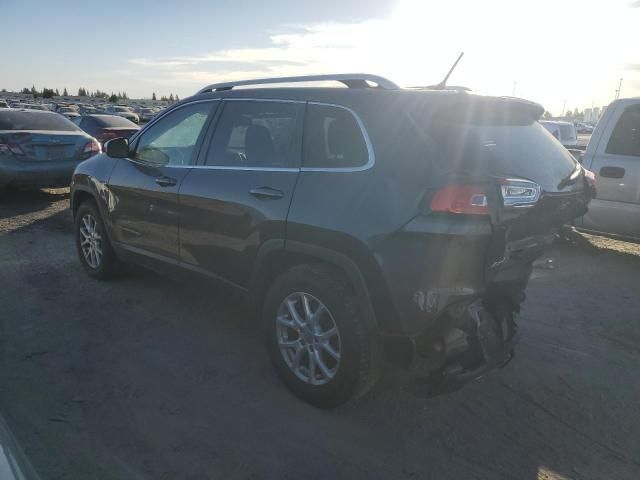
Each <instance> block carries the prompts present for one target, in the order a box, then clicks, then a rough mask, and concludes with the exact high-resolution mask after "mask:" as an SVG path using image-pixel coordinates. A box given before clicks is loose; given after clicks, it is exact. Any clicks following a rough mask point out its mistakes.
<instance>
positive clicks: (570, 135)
mask: <svg viewBox="0 0 640 480" xmlns="http://www.w3.org/2000/svg"><path fill="white" fill-rule="evenodd" d="M540 123H541V124H542V125H543V126H544V128H546V129H547V130H548V131H549V132H551V134H552V135H553V136H554V137H556V138H557V139H558V141H559V142H560V143H561V144H562V145H564V146H565V147H575V146H577V145H578V135H577V133H576V127H575V125H574V124H573V123H571V122H563V121H560V120H553V121H551V120H542V121H540Z"/></svg>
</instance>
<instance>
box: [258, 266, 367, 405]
mask: <svg viewBox="0 0 640 480" xmlns="http://www.w3.org/2000/svg"><path fill="white" fill-rule="evenodd" d="M295 292H303V293H308V294H310V295H313V296H314V297H315V298H317V299H318V300H320V301H321V302H322V303H323V304H324V305H325V306H326V307H327V308H328V309H329V311H330V312H331V315H332V316H333V319H334V321H335V323H336V327H337V328H338V332H339V334H340V342H341V357H340V365H339V367H338V371H337V372H336V375H335V377H334V378H333V379H331V380H330V381H329V382H328V383H326V384H324V385H310V384H307V383H305V382H303V381H302V380H300V379H299V378H298V377H297V376H296V375H295V374H294V373H293V372H292V371H291V369H290V368H289V366H288V365H287V364H286V362H285V360H284V358H283V357H282V354H281V352H280V348H279V346H278V340H277V330H276V318H277V311H278V308H279V306H280V304H281V303H282V301H283V300H284V299H285V298H286V297H288V296H289V295H290V294H292V293H295ZM263 328H264V334H265V336H266V341H267V346H268V348H269V353H270V355H271V359H272V362H273V364H274V367H275V369H276V371H277V372H278V374H279V375H280V377H281V378H282V379H283V381H284V382H285V384H286V385H287V386H288V387H289V388H290V389H291V390H292V391H293V393H294V394H296V395H297V396H299V397H300V398H302V399H303V400H305V401H307V402H309V403H311V404H313V405H316V406H319V407H324V408H330V407H335V406H338V405H340V404H342V403H345V402H346V401H348V400H349V399H350V398H351V397H352V396H353V394H354V393H355V391H356V389H357V386H358V382H359V380H360V376H361V374H362V372H361V368H362V364H363V363H362V356H363V353H364V352H363V350H364V349H365V348H366V345H365V343H364V342H366V335H365V333H364V332H365V331H366V330H365V329H364V325H362V316H361V315H360V313H359V311H358V307H357V302H356V299H355V296H354V295H353V294H352V293H351V290H350V288H349V287H348V285H345V283H344V282H342V281H340V280H339V278H336V277H335V276H332V275H331V274H330V273H328V272H327V271H326V270H325V269H323V268H322V267H320V268H314V267H310V266H304V267H294V268H292V269H291V270H289V271H288V272H286V273H285V274H284V275H281V276H280V277H279V278H278V279H277V280H276V282H275V283H274V284H273V286H272V287H271V289H270V290H269V292H268V293H267V296H266V298H265V302H264V309H263Z"/></svg>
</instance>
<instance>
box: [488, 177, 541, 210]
mask: <svg viewBox="0 0 640 480" xmlns="http://www.w3.org/2000/svg"><path fill="white" fill-rule="evenodd" d="M498 182H499V183H500V193H501V194H502V203H503V205H504V206H505V207H514V208H531V207H534V206H535V205H536V204H537V203H538V200H540V191H541V189H540V185H538V184H537V183H535V182H532V181H531V180H525V179H522V178H502V179H500V180H499V181H498Z"/></svg>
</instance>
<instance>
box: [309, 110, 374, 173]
mask: <svg viewBox="0 0 640 480" xmlns="http://www.w3.org/2000/svg"><path fill="white" fill-rule="evenodd" d="M302 156H303V160H302V161H303V167H305V168H354V167H362V166H364V165H366V164H367V162H368V161H369V151H368V149H367V144H366V141H365V139H364V135H363V132H362V129H361V128H360V125H359V124H358V122H357V120H356V118H355V117H354V116H353V114H352V113H351V112H350V111H349V110H347V109H345V108H341V107H335V106H330V105H316V104H309V105H308V106H307V112H306V116H305V124H304V145H303V153H302Z"/></svg>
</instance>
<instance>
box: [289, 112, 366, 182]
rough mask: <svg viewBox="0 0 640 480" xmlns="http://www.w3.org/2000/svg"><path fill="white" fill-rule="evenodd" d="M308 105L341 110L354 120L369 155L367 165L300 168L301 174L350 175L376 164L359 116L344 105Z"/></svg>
mask: <svg viewBox="0 0 640 480" xmlns="http://www.w3.org/2000/svg"><path fill="white" fill-rule="evenodd" d="M307 104H308V105H320V106H323V107H334V108H342V109H344V110H346V111H348V112H349V113H351V115H352V116H353V117H354V118H355V119H356V123H357V124H358V127H360V132H361V133H362V136H363V138H364V143H365V145H366V146H367V153H368V154H369V159H368V160H367V163H365V164H364V165H360V166H359V167H302V168H301V169H300V171H301V172H309V173H311V172H325V173H333V172H342V173H350V172H363V171H365V170H369V169H370V168H372V167H373V166H374V165H375V163H376V154H375V152H374V151H373V144H372V143H371V139H370V138H369V133H368V132H367V129H366V128H365V126H364V123H363V122H362V120H361V119H360V116H359V115H358V114H357V113H356V112H355V111H354V110H352V109H351V108H349V107H345V106H344V105H337V104H334V103H324V102H307ZM303 160H304V159H303Z"/></svg>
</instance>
